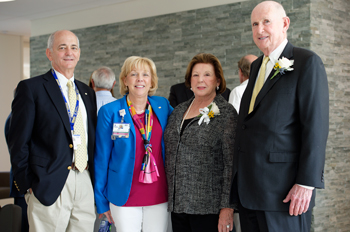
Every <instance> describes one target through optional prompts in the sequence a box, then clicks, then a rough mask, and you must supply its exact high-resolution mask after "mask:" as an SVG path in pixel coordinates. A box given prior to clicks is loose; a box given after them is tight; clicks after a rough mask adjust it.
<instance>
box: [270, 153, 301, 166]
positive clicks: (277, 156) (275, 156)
mask: <svg viewBox="0 0 350 232" xmlns="http://www.w3.org/2000/svg"><path fill="white" fill-rule="evenodd" d="M298 158H299V153H290V152H271V153H270V155H269V161H270V162H272V163H291V162H297V161H298Z"/></svg>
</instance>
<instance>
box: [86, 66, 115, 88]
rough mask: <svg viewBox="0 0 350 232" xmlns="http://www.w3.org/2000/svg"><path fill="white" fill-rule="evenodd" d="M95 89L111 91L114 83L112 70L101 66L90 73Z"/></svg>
mask: <svg viewBox="0 0 350 232" xmlns="http://www.w3.org/2000/svg"><path fill="white" fill-rule="evenodd" d="M91 78H92V79H93V80H94V83H95V87H97V88H102V89H112V88H113V83H114V81H115V74H114V72H113V71H112V69H110V68H108V67H106V66H103V67H101V68H99V69H97V70H95V71H94V72H93V73H92V76H91Z"/></svg>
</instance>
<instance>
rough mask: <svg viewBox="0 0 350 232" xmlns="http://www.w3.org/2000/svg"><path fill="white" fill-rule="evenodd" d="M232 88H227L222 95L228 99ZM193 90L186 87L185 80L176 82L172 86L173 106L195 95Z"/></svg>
mask: <svg viewBox="0 0 350 232" xmlns="http://www.w3.org/2000/svg"><path fill="white" fill-rule="evenodd" d="M230 92H231V91H230V89H229V88H226V90H225V92H223V93H222V94H221V95H222V96H223V97H224V98H225V99H226V101H228V98H229V97H230ZM193 95H194V94H193V92H192V90H190V89H189V88H187V87H186V85H185V82H182V83H179V84H175V85H173V86H171V87H170V94H169V98H168V100H169V102H170V105H171V106H172V107H174V108H175V106H177V105H179V104H180V103H182V102H185V101H187V100H189V99H190V98H191V97H192V96H193Z"/></svg>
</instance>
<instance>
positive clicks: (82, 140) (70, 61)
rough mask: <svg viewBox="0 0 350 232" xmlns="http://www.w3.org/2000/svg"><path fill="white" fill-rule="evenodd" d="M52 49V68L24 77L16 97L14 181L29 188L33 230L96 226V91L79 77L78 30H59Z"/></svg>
mask: <svg viewBox="0 0 350 232" xmlns="http://www.w3.org/2000/svg"><path fill="white" fill-rule="evenodd" d="M46 55H47V57H48V59H49V60H50V61H51V65H52V70H50V71H48V72H47V73H45V74H43V75H40V76H37V77H34V78H30V79H28V80H24V81H21V82H20V83H19V84H18V86H17V90H16V95H15V98H14V100H13V102H12V115H11V121H10V131H9V150H10V154H11V163H12V170H13V174H14V184H15V186H16V188H17V189H18V191H19V192H21V193H26V195H25V198H26V202H27V204H28V221H29V229H30V231H92V230H93V226H94V222H95V209H94V197H93V188H92V180H93V174H94V170H93V167H94V165H93V153H94V140H95V127H96V97H95V93H94V91H93V90H92V89H91V88H89V87H88V86H87V85H85V84H84V83H82V82H80V81H78V80H76V79H75V78H74V69H75V66H76V64H77V63H78V61H79V57H80V48H79V40H78V37H76V35H75V34H74V33H72V32H70V31H65V30H64V31H57V32H54V33H53V34H52V35H51V36H50V37H49V40H48V48H47V50H46Z"/></svg>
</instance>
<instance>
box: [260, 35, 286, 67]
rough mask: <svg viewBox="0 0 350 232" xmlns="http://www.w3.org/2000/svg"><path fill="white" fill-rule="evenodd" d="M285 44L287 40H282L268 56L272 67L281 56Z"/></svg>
mask: <svg viewBox="0 0 350 232" xmlns="http://www.w3.org/2000/svg"><path fill="white" fill-rule="evenodd" d="M287 43H288V40H287V39H284V40H283V42H282V43H281V44H280V45H279V46H278V47H277V48H276V49H275V50H274V51H273V52H271V54H270V55H269V58H270V61H271V62H272V64H273V65H275V64H276V62H277V61H278V58H279V57H280V56H281V54H282V52H283V50H284V48H285V47H286V45H287ZM264 57H265V56H264Z"/></svg>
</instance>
